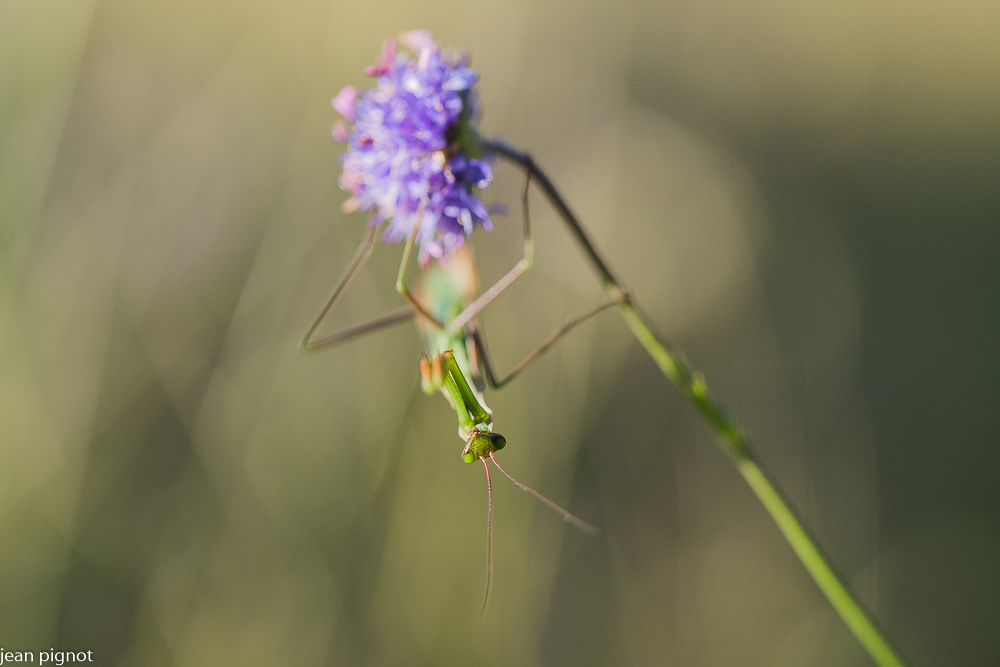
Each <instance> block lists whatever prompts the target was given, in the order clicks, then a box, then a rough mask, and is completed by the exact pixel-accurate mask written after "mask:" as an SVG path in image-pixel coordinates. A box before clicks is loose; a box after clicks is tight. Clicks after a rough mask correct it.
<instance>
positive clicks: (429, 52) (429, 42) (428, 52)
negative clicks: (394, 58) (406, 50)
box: [399, 30, 437, 70]
mask: <svg viewBox="0 0 1000 667" xmlns="http://www.w3.org/2000/svg"><path fill="white" fill-rule="evenodd" d="M399 41H401V42H402V43H403V44H405V45H406V46H408V47H410V48H411V49H413V50H414V51H415V52H416V53H417V67H418V68H420V69H422V70H425V69H427V64H428V63H429V62H430V59H431V56H433V55H434V54H435V53H437V43H436V42H435V41H434V36H433V35H431V34H430V33H429V32H427V31H426V30H411V31H409V32H404V33H400V35H399Z"/></svg>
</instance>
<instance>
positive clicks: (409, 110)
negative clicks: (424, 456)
mask: <svg viewBox="0 0 1000 667" xmlns="http://www.w3.org/2000/svg"><path fill="white" fill-rule="evenodd" d="M400 41H402V42H403V44H404V45H406V46H408V47H409V48H410V49H411V50H412V51H413V52H414V53H415V54H416V58H414V57H413V56H411V55H409V54H407V53H399V54H397V53H396V43H395V41H394V40H393V39H392V38H388V39H386V40H385V44H384V45H383V47H382V55H381V56H380V57H379V59H378V62H377V63H376V64H375V65H374V66H373V67H369V68H367V69H366V70H365V74H367V75H369V76H375V77H377V81H378V87H376V88H374V89H372V90H368V91H365V92H364V93H363V94H359V92H358V90H357V89H355V88H354V87H352V86H345V87H344V88H343V89H342V90H341V91H340V93H339V94H338V95H337V96H336V97H335V98H334V99H333V107H334V109H336V110H337V111H338V112H339V113H340V114H341V115H342V116H343V117H344V119H345V120H346V121H347V122H348V123H353V125H352V126H350V127H349V126H348V125H346V124H345V123H344V122H343V121H337V122H336V123H334V126H333V136H334V138H335V139H337V140H338V141H341V142H346V143H347V144H348V149H347V152H346V153H345V154H344V156H343V162H344V171H343V174H342V176H341V178H340V185H341V187H342V188H344V189H345V190H348V191H350V193H351V197H350V199H348V200H347V201H346V202H344V204H343V208H344V210H345V211H348V212H350V211H368V210H373V211H374V212H373V213H372V217H371V224H372V225H373V226H377V225H379V224H381V223H382V222H384V221H386V220H388V221H389V224H388V225H387V226H386V229H385V231H384V232H383V234H382V240H383V241H386V242H388V243H398V242H399V241H400V240H402V239H405V238H406V237H407V236H409V234H410V233H412V232H413V229H414V226H416V227H417V231H416V240H417V242H418V243H419V247H420V252H419V259H420V262H421V263H424V264H426V263H427V262H429V261H430V260H431V258H432V257H433V258H438V259H442V258H444V259H447V258H448V257H450V256H451V254H452V252H454V250H455V249H456V248H458V247H459V246H460V245H462V242H463V241H464V239H465V237H466V236H469V235H471V234H472V231H473V229H475V227H476V225H481V226H482V227H484V228H485V229H490V228H492V226H493V225H492V222H491V220H490V211H489V209H488V208H487V207H486V206H484V205H483V203H482V202H480V201H479V200H478V199H476V197H475V195H474V194H473V188H485V187H486V186H487V185H489V183H490V180H492V178H493V174H492V172H491V171H490V167H489V165H488V164H486V163H485V162H483V161H482V160H478V159H475V158H476V157H477V154H478V150H479V149H478V135H477V134H476V130H475V128H474V127H473V122H474V121H475V120H476V111H477V109H476V94H475V90H474V89H473V85H474V84H475V83H476V81H477V79H478V78H479V76H478V75H477V74H476V73H475V72H474V71H473V70H472V69H470V68H469V67H468V58H467V57H466V56H464V55H462V54H458V53H454V52H451V51H441V50H440V49H439V48H438V46H437V44H436V43H435V42H434V38H433V37H432V36H431V34H430V33H429V32H427V31H426V30H414V31H412V32H408V33H403V34H402V35H401V36H400Z"/></svg>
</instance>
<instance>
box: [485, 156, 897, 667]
mask: <svg viewBox="0 0 1000 667" xmlns="http://www.w3.org/2000/svg"><path fill="white" fill-rule="evenodd" d="M482 147H483V149H484V150H485V151H487V152H491V153H495V154H497V155H500V156H502V157H504V158H506V159H508V160H510V161H511V162H514V163H515V164H517V165H519V166H520V167H521V168H522V169H523V170H525V171H526V172H528V173H530V174H531V177H532V179H533V180H534V181H535V182H536V183H537V184H538V186H539V187H540V188H541V189H542V191H543V192H544V193H545V195H546V197H547V198H548V200H549V202H550V203H551V204H552V206H553V207H554V208H555V209H556V211H557V212H558V213H559V215H560V216H561V217H562V219H563V221H564V222H565V223H566V225H567V226H568V227H569V229H570V232H571V233H572V234H573V236H574V238H575V239H576V240H577V242H578V243H579V244H580V245H581V247H582V248H583V251H584V253H585V254H586V256H587V259H588V261H589V262H590V264H591V266H592V268H593V269H594V270H595V272H596V273H597V275H598V278H599V279H600V281H601V284H602V286H603V287H604V289H605V291H607V293H608V294H609V295H610V296H611V298H612V299H613V300H614V301H615V302H616V303H617V304H618V308H619V311H620V312H621V314H622V317H623V318H624V319H625V322H626V324H628V327H629V329H631V330H632V333H633V334H634V335H635V337H636V338H637V339H638V341H639V343H641V344H642V346H643V347H644V348H645V349H646V352H648V353H649V356H650V357H652V358H653V361H654V362H655V363H656V365H657V366H658V367H659V368H660V370H661V371H662V372H663V374H664V375H665V376H666V377H667V378H668V379H669V380H670V381H671V382H673V383H674V385H676V386H677V388H678V389H680V391H681V393H683V394H684V396H686V397H687V398H688V400H689V401H691V403H692V404H693V405H694V406H695V408H696V409H697V410H698V411H699V412H700V413H701V415H702V416H703V417H704V418H705V421H706V422H708V424H709V426H710V427H711V429H712V431H713V432H714V433H715V434H716V436H717V437H718V441H719V444H720V445H721V447H722V449H723V451H725V452H726V454H727V455H728V456H729V458H730V459H731V460H732V461H733V463H734V464H735V466H736V469H737V470H739V472H740V474H741V475H742V476H743V479H744V480H746V482H747V484H749V485H750V488H751V489H752V490H753V492H754V493H755V494H756V495H757V498H758V499H759V500H760V502H761V504H763V505H764V508H765V509H766V510H767V512H768V514H770V515H771V518H772V519H773V520H774V522H775V523H776V524H777V526H778V529H779V530H781V533H782V534H783V535H784V536H785V539H786V540H788V544H789V545H791V547H792V550H793V551H794V552H795V555H796V556H798V558H799V560H800V561H801V562H802V564H803V565H804V566H805V568H806V571H807V572H809V574H810V576H812V578H813V581H815V582H816V585H817V586H819V589H820V590H821V591H822V592H823V594H824V595H825V596H826V599H827V600H829V601H830V604H831V605H832V606H833V608H834V609H835V610H836V612H837V613H838V614H839V615H840V617H841V618H842V619H843V620H844V623H846V624H847V627H848V628H850V630H851V632H853V633H854V636H855V637H857V639H858V641H859V642H860V643H861V645H862V646H864V648H865V650H866V651H868V654H869V655H870V656H871V657H872V659H873V660H874V661H875V663H876V664H877V665H879V666H880V667H902V666H903V665H904V663H903V661H902V660H901V659H900V658H899V656H898V655H897V654H896V652H895V650H894V649H893V648H892V646H891V645H890V644H889V642H888V640H887V639H886V638H885V636H884V635H883V634H882V632H881V631H880V630H879V628H878V627H877V626H876V625H875V622H874V621H873V620H872V618H871V616H870V615H869V614H868V613H867V612H866V611H865V610H864V609H863V608H862V607H861V605H860V604H859V603H858V601H857V600H856V599H855V598H854V596H853V595H852V594H851V592H850V591H849V590H848V589H847V586H845V585H844V582H843V581H842V580H841V579H840V577H838V576H837V574H836V573H835V572H834V570H833V568H832V567H831V565H830V563H829V561H828V560H827V559H826V557H825V556H824V555H823V553H822V552H821V551H820V549H819V547H818V546H817V544H816V541H815V540H814V539H813V538H812V537H811V536H810V535H809V533H808V532H807V531H806V529H805V527H804V526H803V525H802V522H801V521H800V520H799V518H798V517H797V516H796V514H795V512H794V511H793V510H792V508H791V506H790V505H789V504H788V501H786V500H785V497H784V496H783V495H782V493H781V491H780V490H778V488H777V487H776V486H775V484H774V483H773V482H772V481H771V479H770V477H768V475H767V473H766V472H765V471H764V469H763V468H762V467H761V466H760V464H759V463H758V462H757V459H756V457H755V456H754V455H753V453H752V451H751V449H750V447H749V445H748V443H747V438H746V434H745V433H744V431H743V429H742V428H741V427H740V425H739V424H738V423H737V422H736V420H735V419H733V418H732V417H731V416H730V415H729V414H728V413H727V412H726V410H725V409H724V408H723V407H722V405H721V404H719V403H718V402H717V401H716V400H715V398H714V397H713V396H712V394H711V392H710V391H709V390H708V386H707V384H706V383H705V379H704V377H703V376H702V375H701V373H698V372H696V371H694V370H693V369H692V368H691V367H690V365H689V364H688V363H687V361H686V359H685V358H684V356H683V355H682V354H680V353H679V352H678V351H677V350H675V349H673V348H672V347H671V346H669V345H667V344H666V343H664V342H663V341H662V340H661V339H660V338H659V337H658V336H657V335H656V334H655V333H654V332H653V328H652V326H650V323H649V320H648V319H647V318H646V316H645V315H643V313H642V312H641V311H640V310H639V309H638V307H637V306H636V304H635V302H634V301H633V300H632V297H631V296H630V295H629V293H628V291H627V290H626V289H625V288H624V287H623V286H622V284H621V282H620V281H619V280H618V279H617V278H616V277H615V275H614V273H613V272H612V271H611V269H610V267H609V266H608V264H607V262H605V261H604V259H603V258H602V257H601V255H600V253H599V252H598V251H597V248H596V246H594V243H593V241H591V239H590V237H589V235H588V234H587V232H586V231H585V230H584V228H583V226H582V225H581V224H580V222H579V220H577V218H576V216H575V215H574V214H573V212H572V211H571V210H570V208H569V206H568V205H567V204H566V202H565V200H564V199H563V198H562V195H561V194H560V193H559V191H558V190H557V189H556V188H555V186H554V185H553V184H552V181H550V180H549V178H548V176H546V175H545V173H544V172H543V171H542V170H541V169H540V168H539V167H538V165H537V164H535V161H534V160H533V159H532V158H531V156H530V155H528V154H527V153H523V152H521V151H519V150H517V149H516V148H513V147H511V146H508V145H507V144H505V143H503V142H500V141H483V142H482Z"/></svg>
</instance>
